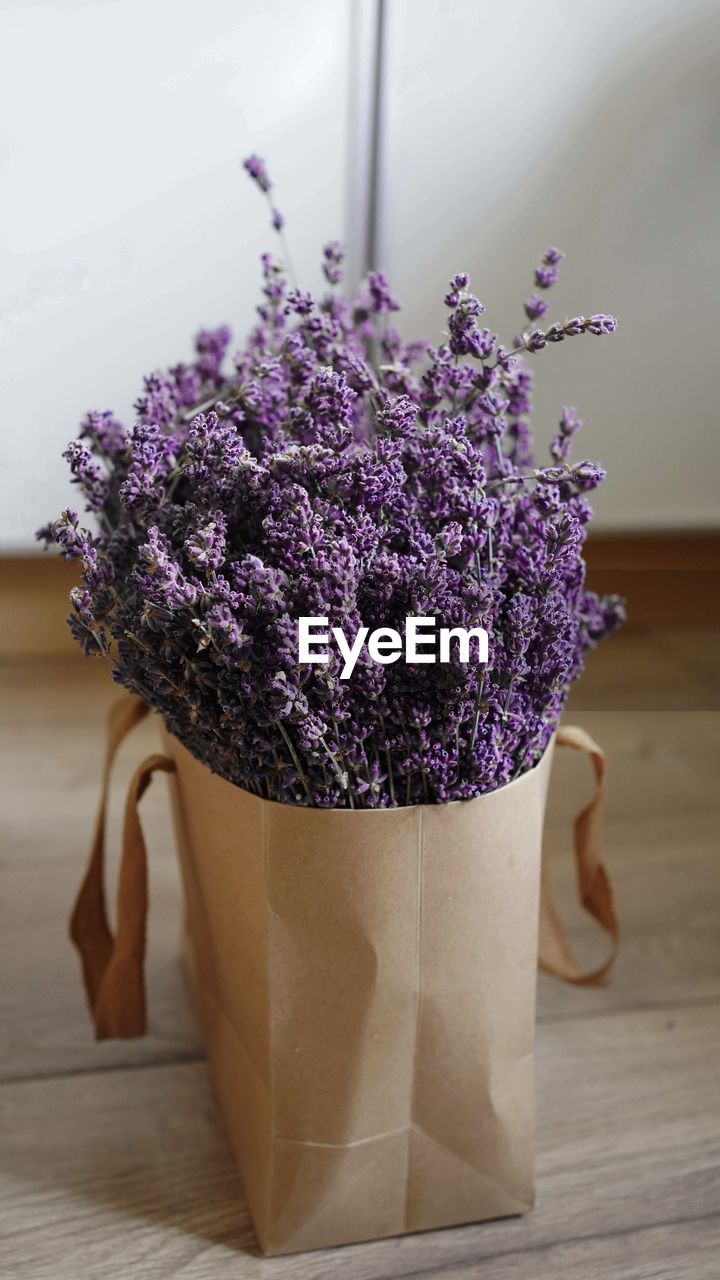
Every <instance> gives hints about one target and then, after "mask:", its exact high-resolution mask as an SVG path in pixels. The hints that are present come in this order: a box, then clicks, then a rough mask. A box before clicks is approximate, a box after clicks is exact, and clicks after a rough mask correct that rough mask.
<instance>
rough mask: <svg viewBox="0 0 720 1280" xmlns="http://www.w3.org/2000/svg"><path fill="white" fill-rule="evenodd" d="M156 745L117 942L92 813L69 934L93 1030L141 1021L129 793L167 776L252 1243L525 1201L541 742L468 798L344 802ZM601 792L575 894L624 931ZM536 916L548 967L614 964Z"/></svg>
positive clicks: (202, 1001) (585, 827) (201, 993)
mask: <svg viewBox="0 0 720 1280" xmlns="http://www.w3.org/2000/svg"><path fill="white" fill-rule="evenodd" d="M141 714H142V712H141V711H140V710H139V704H137V701H131V700H126V702H125V703H124V711H123V710H120V711H119V712H117V713H116V716H115V720H114V722H112V723H111V733H110V749H109V753H108V762H107V765H106V775H107V771H108V770H109V767H110V765H111V763H112V755H113V752H114V747H115V746H116V745H117V741H119V740H120V738H121V737H122V736H123V733H124V732H126V731H127V728H128V727H131V725H132V723H134V722H135V721H136V719H137V718H139V716H140V715H141ZM562 732H563V733H564V735H565V740H566V741H568V743H569V745H571V746H574V747H576V748H578V749H581V750H586V751H589V752H590V753H591V754H592V755H593V760H594V763H595V765H596V771H597V773H598V780H599V783H600V784H601V783H602V755H601V753H600V752H599V748H596V747H595V744H593V743H590V740H589V739H587V738H586V735H583V734H582V732H581V731H579V730H565V731H562ZM573 735H575V736H573ZM164 737H165V748H166V750H167V756H157V757H151V759H150V760H149V761H146V762H145V763H144V764H143V765H142V766H141V768H140V769H139V770H138V773H137V774H136V777H135V780H134V782H133V785H132V786H131V790H130V796H129V800H128V806H127V810H126V823H125V833H124V855H123V862H122V866H121V873H120V883H119V890H118V926H117V937H116V939H113V938H112V935H111V934H110V931H109V928H108V926H107V918H106V915H105V908H104V900H103V894H102V827H103V823H104V805H101V813H100V815H99V819H98V829H97V831H96V838H95V843H94V845H93V851H92V856H91V863H90V867H89V869H88V874H87V876H86V879H85V882H84V884H83V887H82V889H81V893H80V896H79V898H78V903H77V905H76V909H75V913H74V916H73V924H72V933H73V938H74V940H75V942H76V944H77V945H78V947H79V949H80V951H81V955H82V956H83V963H84V970H85V979H86V986H87V990H88V996H89V1000H90V1005H91V1009H92V1012H93V1017H94V1019H95V1025H96V1031H97V1034H98V1035H99V1036H106V1035H134V1034H142V1032H143V1031H144V1027H145V1013H144V994H143V987H142V982H143V979H142V960H143V948H144V925H145V911H146V906H147V890H146V880H145V849H144V844H143V840H142V833H141V830H140V826H139V822H138V818H137V800H138V798H139V796H140V795H141V794H142V791H143V790H144V788H145V786H146V785H147V782H148V781H149V779H150V776H151V775H152V772H153V771H154V769H157V768H161V769H165V770H166V771H171V770H174V777H173V779H172V792H173V807H174V812H175V822H176V829H177V836H178V844H179V851H180V859H181V865H182V874H183V883H184V888H185V898H186V907H187V914H186V921H187V930H186V938H187V960H188V968H189V972H190V976H191V980H192V986H193V989H194V992H195V997H196V1001H197V1006H198V1010H199V1013H200V1017H201V1021H202V1027H203V1033H204V1038H205V1043H206V1045H207V1050H208V1056H209V1059H210V1065H211V1070H212V1075H213V1079H214V1083H215V1088H216V1093H217V1097H218V1100H219V1103H220V1107H221V1110H222V1113H223V1116H224V1119H225V1123H226V1126H227V1131H228V1134H229V1137H230V1141H231V1143H232V1146H233V1149H234V1151H235V1154H236V1158H237V1161H238V1164H239V1167H240V1169H241V1172H242V1175H243V1180H244V1184H245V1189H246V1193H247V1197H248V1201H249V1204H250V1208H251V1211H252V1215H253V1220H254V1223H255V1227H256V1231H257V1234H258V1238H259V1241H260V1244H261V1247H262V1249H263V1251H264V1252H265V1253H268V1254H277V1253H287V1252H292V1251H296V1250H303V1249H314V1248H319V1247H322V1246H330V1245H338V1244H344V1243H350V1242H357V1241H362V1240H369V1239H373V1238H378V1237H382V1236H390V1235H396V1234H400V1233H402V1232H407V1231H418V1230H423V1229H426V1228H429V1227H439V1226H447V1225H450V1224H454V1223H461V1222H470V1221H480V1220H482V1219H487V1218H497V1217H502V1216H505V1215H509V1214H517V1213H521V1212H523V1211H524V1210H525V1209H527V1208H529V1207H530V1206H531V1204H532V1202H533V1129H534V1116H533V1066H532V1062H533V1040H534V1018H535V973H536V967H537V957H538V916H539V895H540V848H541V832H542V821H543V811H544V805H545V796H546V792H547V784H548V778H549V771H550V762H551V755H552V748H550V749H548V751H547V752H546V753H545V756H544V757H543V759H542V760H541V761H540V763H539V764H538V765H537V766H536V768H534V769H533V770H532V771H531V772H529V773H527V774H525V775H524V776H523V777H521V778H519V779H518V780H517V781H515V782H512V783H510V784H509V785H508V786H506V787H503V788H501V789H500V790H498V791H496V792H493V793H492V794H490V795H487V796H482V797H478V798H477V799H475V800H470V801H463V802H455V803H452V804H448V805H422V806H414V807H410V808H400V809H388V810H380V811H378V810H376V811H354V812H351V811H347V810H321V809H303V808H295V807H293V806H287V805H280V804H275V803H272V802H269V801H265V800H261V799H259V798H258V797H256V796H253V795H251V794H249V793H248V792H245V791H242V790H241V789H239V788H237V787H234V786H232V785H231V784H230V783H227V782H225V781H224V780H223V779H221V778H219V777H217V776H216V775H214V774H211V773H210V772H209V771H208V770H207V769H206V768H205V766H204V765H202V764H200V763H199V762H198V761H196V760H195V759H194V758H193V757H192V756H191V755H190V754H189V753H188V752H187V751H186V750H185V749H184V748H183V747H182V746H181V745H180V744H179V743H178V742H177V741H176V740H175V739H173V738H171V737H169V736H168V735H167V734H166V735H164ZM588 744H589V745H588ZM600 799H601V792H600V791H599V792H598V795H597V796H596V798H595V801H594V802H593V803H592V804H591V805H590V806H588V809H586V810H585V811H584V812H583V814H581V815H580V818H579V819H578V823H577V824H576V838H577V851H578V869H579V872H580V880H581V883H580V891H581V896H582V898H583V901H584V902H585V905H586V906H587V907H588V909H589V910H590V911H591V912H592V914H593V915H595V916H596V918H598V919H599V920H600V922H601V923H602V924H604V926H605V927H606V928H608V930H609V932H610V933H611V935H612V937H613V940H614V943H616V939H617V925H616V922H615V917H614V911H613V907H612V898H611V894H610V890H609V885H608V882H607V877H606V874H605V871H604V868H603V867H602V864H601V862H600V861H599V853H598V844H597V841H598V821H599V809H600ZM542 932H543V950H544V955H543V957H542V961H543V963H544V967H546V968H547V969H548V970H550V971H551V972H555V973H558V974H559V975H560V976H563V977H566V978H568V979H569V980H570V981H575V982H585V981H598V980H599V979H600V978H601V977H602V976H603V974H604V972H606V970H607V968H608V967H609V964H610V963H611V962H612V957H611V960H610V961H609V962H608V964H607V965H605V966H603V969H602V970H599V971H597V972H596V973H593V974H584V973H583V972H582V970H581V969H580V968H579V966H578V965H577V964H576V962H575V960H574V957H573V956H572V953H571V952H570V951H569V948H568V947H567V944H566V943H565V941H564V939H563V937H562V933H561V931H560V927H559V923H558V921H557V917H555V916H554V913H552V912H551V911H550V910H549V909H548V910H546V911H545V912H544V915H543V931H542Z"/></svg>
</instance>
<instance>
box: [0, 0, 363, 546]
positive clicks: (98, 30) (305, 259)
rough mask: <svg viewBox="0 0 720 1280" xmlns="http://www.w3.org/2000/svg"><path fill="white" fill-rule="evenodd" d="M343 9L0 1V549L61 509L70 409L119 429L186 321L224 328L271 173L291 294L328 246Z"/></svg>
mask: <svg viewBox="0 0 720 1280" xmlns="http://www.w3.org/2000/svg"><path fill="white" fill-rule="evenodd" d="M351 16H352V6H351V5H350V4H345V3H337V2H336V0H272V3H269V2H268V0H203V3H202V4H200V3H197V2H196V0H188V2H187V3H186V2H185V0H174V2H173V3H170V2H169V0H152V2H148V0H55V2H54V3H53V2H52V0H46V2H45V3H42V4H41V3H34V2H33V0H17V2H16V3H8V2H7V0H4V3H3V4H2V5H1V6H0V50H1V52H0V175H1V181H2V192H3V195H2V201H1V202H0V291H1V294H2V297H1V299H0V346H1V348H2V355H1V357H0V369H1V373H0V376H1V379H2V382H1V385H0V404H1V405H2V419H1V421H2V425H1V426H0V549H3V550H6V551H9V550H31V549H32V548H33V541H32V539H33V532H34V530H35V529H36V527H37V526H38V525H40V524H42V523H45V522H46V520H47V519H48V518H50V517H53V516H54V515H55V514H57V513H58V512H59V510H60V509H61V507H62V506H63V505H65V504H66V503H67V502H68V500H69V499H70V497H71V490H70V488H69V485H68V483H67V479H66V470H67V469H66V465H65V463H64V462H62V460H61V459H60V456H59V455H60V453H61V451H62V450H63V448H64V447H65V445H66V444H67V442H68V441H69V440H70V439H71V438H73V437H74V436H75V434H76V427H77V424H78V422H79V420H80V418H81V417H82V416H83V415H84V413H85V411H86V410H87V409H91V408H96V409H104V408H112V409H114V410H115V411H116V412H117V413H118V414H119V415H120V416H121V417H122V418H127V419H128V420H130V421H131V420H132V409H131V406H132V402H133V400H134V399H135V397H136V396H137V395H138V394H139V392H140V389H141V380H142V375H143V374H144V373H147V372H149V371H150V370H151V369H153V368H156V367H160V366H163V365H165V364H166V363H168V362H173V361H177V360H178V359H182V358H185V357H187V356H189V355H190V353H191V341H190V340H191V335H192V334H193V333H194V332H195V330H196V329H197V328H199V327H200V326H201V325H215V324H219V323H222V322H224V321H229V322H230V323H231V324H232V325H233V329H234V331H235V332H236V333H237V334H242V333H243V332H244V331H245V329H246V328H247V327H248V325H249V324H250V323H251V321H252V312H253V308H254V306H255V304H256V302H257V301H258V284H259V264H258V258H259V255H260V253H261V252H262V250H263V249H266V248H268V247H270V248H274V243H273V233H272V231H271V230H270V228H269V226H268V213H267V209H266V206H265V203H264V201H263V200H262V198H261V197H260V195H259V193H258V192H256V191H255V190H254V189H253V188H252V187H251V184H250V182H249V180H248V179H247V178H246V177H245V175H244V174H243V173H242V172H241V169H240V161H241V158H242V157H243V156H245V155H247V154H248V152H250V151H258V152H259V153H260V154H261V155H263V156H265V157H266V158H267V159H268V161H269V163H270V166H271V169H272V173H273V174H274V176H275V178H276V180H277V187H278V191H277V199H278V203H279V204H280V205H281V206H282V209H283V210H284V212H285V214H286V216H287V221H288V236H289V239H290V242H291V246H292V252H293V257H294V259H295V260H296V263H297V265H298V269H299V270H300V268H301V274H302V283H303V284H307V286H308V287H313V286H314V285H315V284H316V283H318V282H319V269H318V268H317V267H316V264H317V263H318V262H319V257H320V246H321V244H322V243H323V242H324V240H327V239H330V238H333V237H338V236H342V235H343V234H344V232H345V214H346V208H345V192H346V172H345V166H346V158H347V155H346V153H347V145H346V140H347V128H348V122H347V109H348V92H349V84H350V79H349V75H348V69H349V66H350V48H349V44H350V19H351Z"/></svg>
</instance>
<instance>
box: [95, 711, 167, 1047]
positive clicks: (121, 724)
mask: <svg viewBox="0 0 720 1280" xmlns="http://www.w3.org/2000/svg"><path fill="white" fill-rule="evenodd" d="M148 710H149V708H148V707H147V706H146V705H145V703H144V702H142V701H141V700H140V698H135V697H130V698H122V699H121V700H120V701H119V702H116V703H114V704H113V706H112V707H111V709H110V713H109V715H108V722H107V746H106V751H105V764H104V768H103V775H102V789H101V793H100V807H99V809H98V815H97V821H96V824H95V834H94V836H93V842H92V845H91V848H90V859H89V862H88V867H87V871H86V872H85V877H84V879H83V882H82V884H81V886H80V892H79V893H78V896H77V899H76V901H75V906H74V909H73V913H72V916H71V918H70V937H71V938H72V940H73V942H74V944H75V946H76V947H77V949H78V951H79V952H80V958H81V961H82V971H83V981H84V984H85V992H86V995H87V1000H88V1005H89V1006H90V1013H91V1016H92V1020H93V1023H94V1026H95V1036H96V1038H97V1039H98V1040H108V1039H131V1038H133V1037H135V1036H142V1035H144V1034H145V1031H146V1025H147V1023H146V1013H145V976H144V968H145V924H146V919H147V907H148V884H147V851H146V849H145V841H144V839H143V834H142V828H141V826H140V818H139V816H138V803H139V801H140V799H141V797H142V795H143V794H144V792H145V791H146V790H147V788H148V786H149V784H150V781H151V779H152V776H153V774H154V773H155V772H156V771H157V770H162V771H163V772H164V773H172V772H174V769H175V765H174V763H173V761H172V760H171V759H170V757H169V756H162V755H152V756H148V758H147V759H146V760H144V761H143V763H142V764H141V765H140V766H139V767H138V769H136V771H135V773H134V775H133V778H132V781H131V783H130V787H129V790H128V794H127V800H126V803H125V818H124V824H123V837H122V859H121V863H120V872H119V878H118V890H117V928H116V932H115V936H114V937H113V935H112V932H111V929H110V926H109V924H108V916H107V906H106V901H105V875H104V870H105V865H104V864H105V819H106V814H107V799H108V787H109V782H110V773H111V770H112V766H113V761H114V759H115V756H116V754H117V751H118V748H119V746H120V744H121V742H122V741H123V739H124V738H125V737H126V735H127V734H128V733H129V732H130V730H131V729H133V728H134V727H135V725H136V724H139V723H140V721H141V720H143V719H144V718H145V716H146V715H147V714H148Z"/></svg>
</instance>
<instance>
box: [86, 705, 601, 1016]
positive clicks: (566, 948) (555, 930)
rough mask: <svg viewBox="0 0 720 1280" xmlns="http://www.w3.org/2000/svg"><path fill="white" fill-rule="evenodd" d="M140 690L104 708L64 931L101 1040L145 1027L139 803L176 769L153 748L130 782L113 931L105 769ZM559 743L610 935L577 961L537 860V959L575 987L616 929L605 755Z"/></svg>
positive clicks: (586, 878) (595, 900)
mask: <svg viewBox="0 0 720 1280" xmlns="http://www.w3.org/2000/svg"><path fill="white" fill-rule="evenodd" d="M148 711H149V708H148V707H147V706H146V705H145V703H144V702H142V701H141V699H140V698H136V697H132V696H131V697H125V698H122V699H120V700H119V701H118V702H116V703H114V704H113V706H112V707H111V708H110V712H109V715H108V721H107V745H106V750H105V762H104V766H103V774H102V787H101V793H100V805H99V809H98V815H97V820H96V823H95V832H94V836H93V841H92V845H91V848H90V858H89V861H88V866H87V870H86V872H85V876H84V879H83V882H82V884H81V886H80V891H79V893H78V895H77V899H76V901H75V906H74V908H73V912H72V916H71V918H70V937H71V938H72V941H73V942H74V944H75V946H76V947H77V949H78V951H79V953H80V958H81V961H82V972H83V982H84V985H85V992H86V995H87V1000H88V1005H89V1007H90V1013H91V1016H92V1020H93V1023H94V1026H95V1035H96V1037H97V1039H98V1040H107V1039H112V1038H114V1039H131V1038H134V1037H136V1036H142V1035H144V1034H145V1031H146V1027H147V1018H146V1009H145V977H144V964H145V928H146V920H147V909H148V883H147V850H146V847H145V840H144V838H143V833H142V828H141V826H140V818H139V814H138V804H139V802H140V799H141V797H142V796H143V795H144V793H145V791H146V790H147V788H148V786H149V784H150V782H151V780H152V777H153V774H154V773H156V772H157V771H158V770H161V771H162V772H164V773H173V772H174V771H175V764H174V762H173V761H172V760H171V759H170V757H169V756H163V755H151V756H148V758H147V759H146V760H144V761H143V762H142V764H141V765H140V766H139V767H138V768H137V769H136V771H135V774H134V775H133V778H132V781H131V783H130V787H129V790H128V795H127V800H126V803H125V817H124V823H123V837H122V858H121V862H120V873H119V878H118V890H117V929H116V933H115V936H114V937H113V934H112V931H111V929H110V925H109V923H108V916H107V906H106V898H105V875H104V872H105V824H106V816H107V800H108V790H109V784H110V774H111V771H112V766H113V763H114V760H115V756H116V755H117V752H118V748H119V747H120V744H121V743H122V741H123V739H124V738H125V737H126V736H127V734H128V733H129V732H130V731H131V730H132V729H133V728H134V727H135V726H136V725H137V724H139V723H140V721H141V720H143V719H144V718H145V716H146V715H147V714H148ZM556 741H557V743H558V745H559V746H561V747H573V748H574V749H575V750H576V751H582V752H584V753H585V754H586V755H588V756H589V757H590V759H591V761H592V764H593V767H594V770H595V780H596V788H595V794H594V796H593V798H592V800H591V801H590V803H589V804H588V805H587V806H586V808H584V809H583V810H582V812H581V813H579V814H578V816H577V818H576V820H575V859H576V867H577V877H578V892H579V896H580V901H581V902H582V905H583V906H584V907H585V909H586V911H588V912H589V913H590V915H592V916H593V917H594V918H595V919H596V920H597V921H598V923H599V924H600V925H602V927H603V928H604V929H605V930H606V931H607V933H608V934H609V935H610V939H611V942H612V948H611V951H610V955H609V956H608V958H607V960H606V961H605V963H604V964H603V965H601V966H600V968H599V969H594V970H592V971H590V972H587V971H585V970H583V969H582V968H581V967H580V965H579V964H578V962H577V960H576V959H575V956H574V954H573V952H572V949H571V947H570V944H569V943H568V941H567V938H566V937H565V934H564V932H563V929H562V925H561V923H560V919H559V916H558V914H557V911H556V909H555V906H554V904H553V902H552V898H551V894H550V884H549V877H548V874H547V867H546V865H545V864H544V863H543V872H542V895H541V904H540V954H539V964H540V968H541V969H543V970H544V971H545V972H546V973H550V974H553V975H554V976H555V977H557V978H562V979H564V980H565V981H566V982H571V983H574V984H575V985H578V986H587V985H591V984H597V983H600V982H602V980H603V978H604V977H605V975H606V974H607V973H608V972H609V970H610V968H611V967H612V965H613V963H614V961H615V957H616V955H617V950H618V940H619V929H618V922H617V917H616V914H615V907H614V903H613V893H612V887H611V885H610V880H609V878H608V874H607V871H606V869H605V866H604V864H603V862H602V859H601V831H602V816H603V803H604V796H605V756H604V754H603V752H602V750H601V748H600V747H599V746H598V745H597V743H596V742H594V741H593V739H592V738H591V737H590V735H589V734H588V733H586V732H585V730H584V729H579V728H575V727H572V726H567V727H564V728H561V729H559V730H558V733H557V739H556Z"/></svg>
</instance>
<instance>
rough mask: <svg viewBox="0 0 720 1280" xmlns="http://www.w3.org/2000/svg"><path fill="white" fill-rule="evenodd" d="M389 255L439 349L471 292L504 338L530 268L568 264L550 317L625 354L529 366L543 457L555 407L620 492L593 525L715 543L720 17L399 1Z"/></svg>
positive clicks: (613, 1)
mask: <svg viewBox="0 0 720 1280" xmlns="http://www.w3.org/2000/svg"><path fill="white" fill-rule="evenodd" d="M389 14H390V22H389V31H388V37H389V50H388V66H389V83H388V93H387V127H386V134H385V178H384V257H385V261H386V264H387V266H388V269H389V272H390V275H391V278H392V280H393V283H394V285H395V288H396V292H397V293H398V294H399V296H400V297H401V299H403V300H404V302H405V304H406V315H405V318H404V324H405V327H406V329H407V330H409V331H415V332H417V331H420V332H422V333H424V334H427V335H428V336H432V337H433V338H434V339H435V340H437V338H438V336H439V333H440V330H441V329H442V325H443V316H444V308H443V306H442V301H441V299H442V294H443V292H444V288H445V282H446V280H447V279H448V278H449V276H450V275H451V274H453V273H454V272H455V271H457V270H459V269H468V270H470V272H471V273H472V277H473V283H474V285H475V287H476V292H477V293H478V294H479V296H480V297H481V298H482V300H483V301H484V302H485V303H486V304H487V309H488V317H487V319H488V323H489V324H490V325H491V327H493V328H495V329H497V328H499V329H500V332H501V333H503V334H507V335H508V336H512V334H513V333H515V332H517V329H518V327H519V326H520V322H521V318H522V310H521V305H520V304H521V301H522V299H523V298H524V297H526V296H527V295H528V293H529V289H528V281H529V279H530V273H531V270H532V268H533V266H534V264H535V262H536V260H537V257H538V255H539V253H540V252H541V251H543V250H544V249H545V248H546V247H547V246H548V245H550V244H557V245H559V246H560V247H561V248H562V249H564V250H565V251H566V253H567V255H568V257H567V261H566V262H565V263H563V266H562V269H561V270H562V274H561V283H560V285H559V286H558V287H557V289H556V290H554V294H555V300H554V301H555V305H554V307H553V309H552V310H553V313H554V315H551V316H550V317H549V318H550V319H552V318H555V317H560V318H562V317H564V315H565V314H567V313H570V314H573V313H575V312H578V311H579V312H584V313H588V312H589V311H611V312H614V313H616V314H617V315H618V316H619V318H620V322H621V327H620V329H619V331H618V333H617V335H616V336H615V337H614V338H607V339H593V338H578V339H575V340H572V341H571V340H568V341H566V342H565V343H564V344H563V345H562V346H558V347H554V348H552V349H549V350H546V351H544V352H542V353H540V354H538V355H537V356H535V357H534V361H535V364H534V367H535V370H536V373H537V378H538V391H537V397H536V405H537V414H536V420H537V423H538V424H539V426H540V435H541V437H542V438H543V439H547V437H548V435H549V434H550V430H551V427H552V425H553V423H554V422H555V420H556V418H557V415H558V411H559V409H560V407H561V406H562V405H563V404H575V405H577V406H578V407H579V409H580V410H581V412H582V416H583V417H584V418H585V421H586V434H585V441H584V443H583V444H582V445H580V444H579V445H578V447H579V448H581V449H582V451H583V456H588V455H589V456H591V457H598V458H600V459H601V460H603V461H604V462H605V464H606V465H607V466H608V468H609V472H610V475H609V478H608V480H607V482H606V485H605V486H604V487H603V489H602V490H601V491H600V492H599V493H598V494H597V495H596V504H595V505H596V510H597V513H598V519H597V526H596V527H601V526H604V527H606V528H607V527H619V528H630V527H639V528H641V527H643V526H654V527H658V526H678V525H685V526H689V525H705V524H710V523H713V522H714V523H717V519H718V514H719V513H720V507H719V504H718V481H719V480H720V422H719V421H718V418H719V416H720V415H719V414H718V373H717V370H718V365H719V363H720V328H719V325H718V321H719V319H720V317H719V307H718V303H719V300H720V251H719V250H720V244H719V240H720V163H719V162H720V5H718V3H717V0H602V2H600V0H543V3H542V4H539V3H537V0H515V3H513V4H499V3H497V2H496V0H492V3H491V2H490V0H445V2H444V3H442V4H440V3H438V0H390V4H389Z"/></svg>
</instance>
